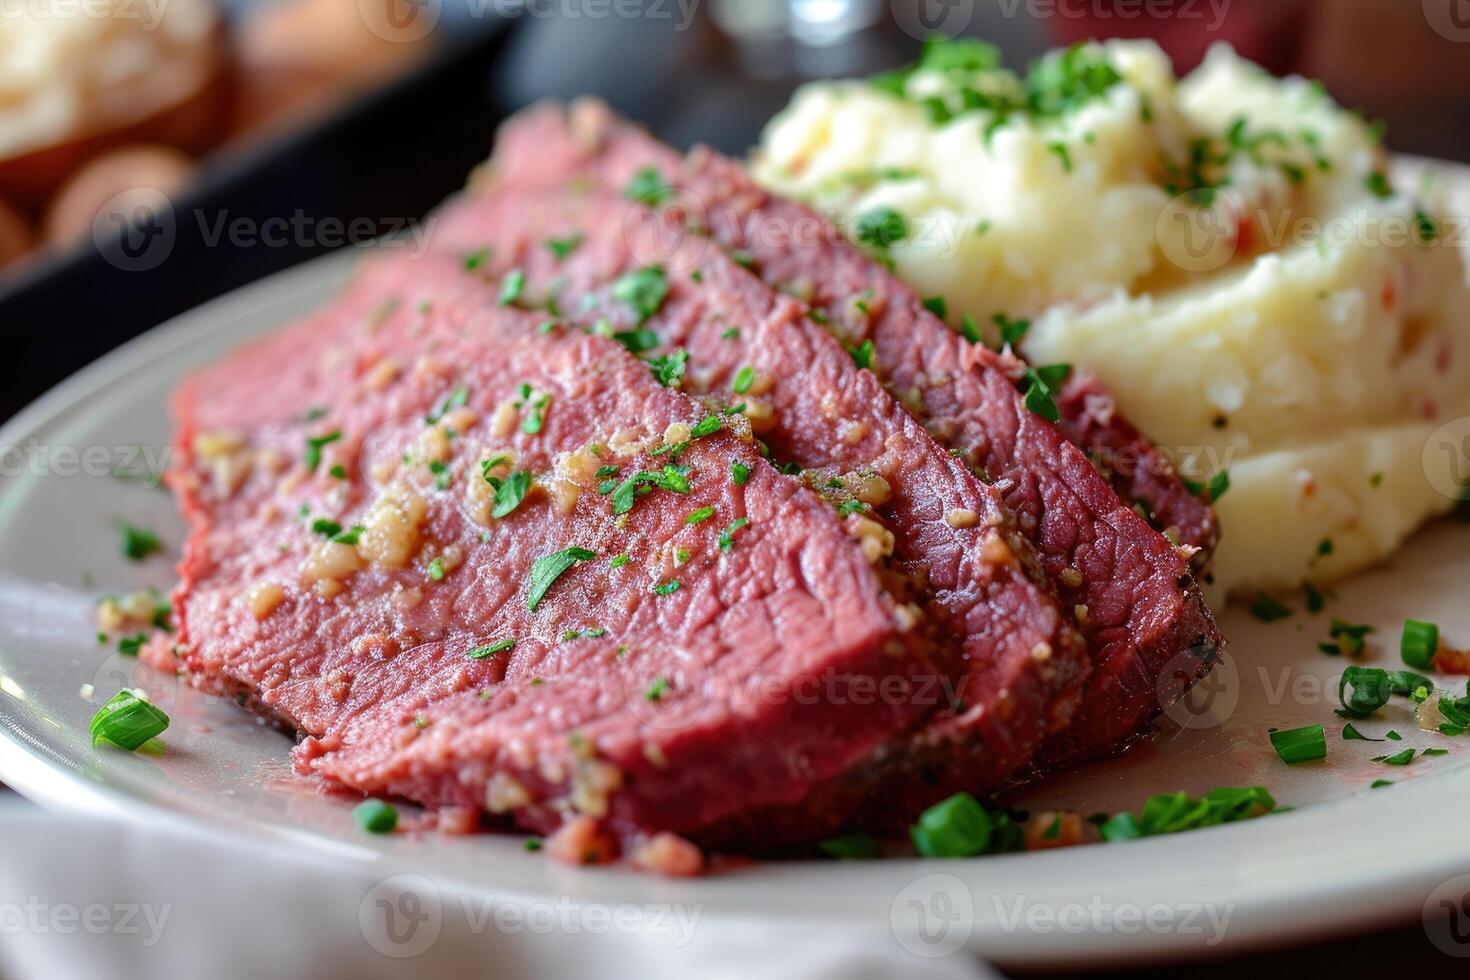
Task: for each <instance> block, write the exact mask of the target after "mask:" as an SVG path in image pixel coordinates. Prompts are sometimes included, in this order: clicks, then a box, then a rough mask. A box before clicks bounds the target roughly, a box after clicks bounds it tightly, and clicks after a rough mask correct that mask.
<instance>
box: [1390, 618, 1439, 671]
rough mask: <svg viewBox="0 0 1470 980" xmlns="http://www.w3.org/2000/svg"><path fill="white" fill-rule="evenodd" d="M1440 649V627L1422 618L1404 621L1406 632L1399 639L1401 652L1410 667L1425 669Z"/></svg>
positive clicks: (1432, 661)
mask: <svg viewBox="0 0 1470 980" xmlns="http://www.w3.org/2000/svg"><path fill="white" fill-rule="evenodd" d="M1438 650H1439V627H1438V626H1436V625H1435V624H1434V623H1426V622H1424V621H1423V620H1420V619H1409V620H1405V621H1404V632H1403V636H1402V638H1401V639H1400V640H1399V654H1400V655H1401V656H1402V657H1403V658H1404V663H1406V664H1408V665H1409V666H1410V667H1418V668H1419V669H1420V670H1424V669H1426V668H1428V667H1430V666H1431V665H1432V664H1433V663H1434V655H1435V653H1436V652H1438Z"/></svg>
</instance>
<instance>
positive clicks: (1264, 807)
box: [1098, 786, 1276, 841]
mask: <svg viewBox="0 0 1470 980" xmlns="http://www.w3.org/2000/svg"><path fill="white" fill-rule="evenodd" d="M1275 809H1276V800H1275V799H1274V798H1272V796H1271V794H1270V793H1268V792H1267V791H1266V790H1265V789H1264V788H1263V787H1260V786H1246V787H1238V788H1237V787H1220V788H1218V789H1212V790H1210V791H1209V792H1208V793H1206V794H1205V795H1204V797H1203V798H1201V799H1195V798H1194V797H1191V796H1189V795H1188V794H1187V793H1184V792H1178V793H1163V794H1160V795H1158V796H1151V797H1149V798H1148V801H1147V802H1145V803H1144V805H1143V810H1142V811H1140V812H1139V813H1138V814H1137V815H1136V816H1135V815H1134V814H1132V813H1118V814H1115V815H1114V816H1112V817H1110V818H1107V819H1105V820H1103V821H1102V822H1101V823H1100V824H1099V825H1098V832H1099V834H1100V835H1101V836H1102V839H1103V840H1105V841H1123V840H1135V839H1137V838H1139V837H1155V836H1158V835H1159V834H1177V833H1179V832H1181V831H1186V830H1198V829H1200V828H1201V827H1216V826H1219V825H1220V824H1227V823H1236V822H1238V821H1241V820H1250V819H1253V818H1255V817H1261V816H1265V815H1266V814H1268V813H1271V812H1273V811H1274V810H1275Z"/></svg>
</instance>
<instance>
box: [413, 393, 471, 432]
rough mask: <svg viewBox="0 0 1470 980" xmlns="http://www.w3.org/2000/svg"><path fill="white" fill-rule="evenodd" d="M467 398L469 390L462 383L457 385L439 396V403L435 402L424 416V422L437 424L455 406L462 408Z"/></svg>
mask: <svg viewBox="0 0 1470 980" xmlns="http://www.w3.org/2000/svg"><path fill="white" fill-rule="evenodd" d="M469 400H470V393H469V390H468V389H467V388H465V386H464V385H459V386H457V387H456V388H455V389H454V390H453V391H451V392H450V393H449V394H447V395H445V396H444V397H443V398H441V399H440V400H439V403H438V404H436V405H435V406H434V407H433V409H432V410H430V412H429V414H428V415H425V416H424V424H425V425H436V424H438V422H439V421H440V420H442V419H443V418H444V416H446V415H448V414H449V413H450V412H452V411H454V410H455V409H457V408H463V407H464V406H465V403H466V402H468V401H469Z"/></svg>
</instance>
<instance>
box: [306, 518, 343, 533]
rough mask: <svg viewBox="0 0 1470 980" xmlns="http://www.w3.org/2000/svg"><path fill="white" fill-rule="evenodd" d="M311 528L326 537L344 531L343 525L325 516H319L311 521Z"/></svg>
mask: <svg viewBox="0 0 1470 980" xmlns="http://www.w3.org/2000/svg"><path fill="white" fill-rule="evenodd" d="M311 530H312V531H313V532H314V533H316V534H320V535H321V536H322V537H324V538H330V537H335V536H336V535H338V534H341V533H342V525H341V524H338V523H337V522H336V521H332V520H328V519H327V518H325V517H318V518H317V519H316V520H314V521H312V522H311Z"/></svg>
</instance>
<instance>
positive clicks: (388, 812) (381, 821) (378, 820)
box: [352, 800, 398, 834]
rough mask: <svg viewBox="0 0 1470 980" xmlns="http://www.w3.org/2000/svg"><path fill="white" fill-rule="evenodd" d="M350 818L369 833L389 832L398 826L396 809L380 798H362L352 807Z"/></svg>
mask: <svg viewBox="0 0 1470 980" xmlns="http://www.w3.org/2000/svg"><path fill="white" fill-rule="evenodd" d="M352 819H353V820H356V821H357V825H358V826H359V827H361V828H362V829H363V830H364V831H366V832H367V833H369V834H391V833H393V831H394V830H396V829H397V828H398V811H397V810H396V809H394V808H393V807H392V806H390V805H389V804H387V803H384V802H383V801H382V800H363V801H362V802H361V803H359V804H358V805H357V806H355V807H353V809H352Z"/></svg>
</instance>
